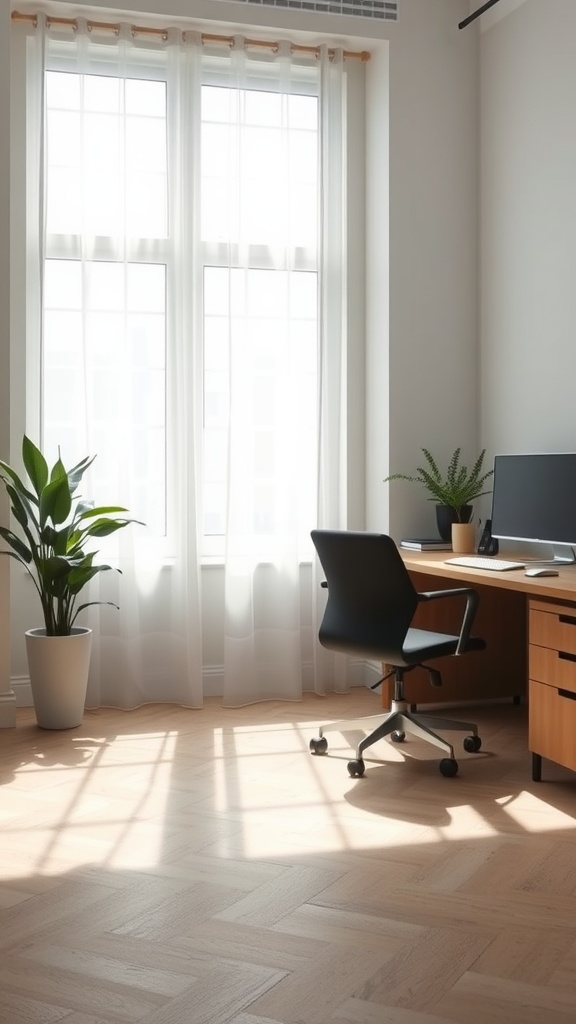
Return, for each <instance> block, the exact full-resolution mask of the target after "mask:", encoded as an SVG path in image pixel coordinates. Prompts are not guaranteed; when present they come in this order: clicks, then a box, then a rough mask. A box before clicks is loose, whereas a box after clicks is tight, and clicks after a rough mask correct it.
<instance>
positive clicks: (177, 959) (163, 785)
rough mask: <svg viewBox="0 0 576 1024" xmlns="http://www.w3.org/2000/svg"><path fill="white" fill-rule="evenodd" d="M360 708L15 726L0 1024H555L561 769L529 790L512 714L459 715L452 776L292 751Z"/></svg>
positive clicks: (573, 911)
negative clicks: (362, 770) (360, 770)
mask: <svg viewBox="0 0 576 1024" xmlns="http://www.w3.org/2000/svg"><path fill="white" fill-rule="evenodd" d="M377 710H378V708H377V707H375V704H374V697H373V696H372V695H371V694H369V693H368V692H367V691H364V690H361V691H360V692H359V693H355V694H352V695H350V696H345V697H338V698H336V697H330V698H324V699H323V698H317V697H307V698H306V699H305V700H304V701H303V702H302V703H301V704H280V703H268V704H262V705H257V706H253V707H249V708H243V709H241V710H239V711H231V710H223V709H222V708H221V707H220V706H219V704H218V702H216V701H212V702H209V703H208V705H207V707H206V708H205V709H204V710H203V711H187V710H183V709H175V708H172V707H165V706H157V705H155V706H150V707H145V708H143V709H141V710H139V711H135V712H128V713H123V712H117V711H110V710H102V711H98V712H94V713H87V714H86V717H85V721H84V724H83V725H82V726H81V728H79V729H76V730H72V731H69V732H62V733H52V732H45V731H42V730H39V729H38V728H37V727H36V725H35V724H34V716H33V712H32V711H30V710H28V709H25V710H21V711H20V712H19V715H18V725H17V728H16V729H15V730H5V731H3V732H2V733H1V734H0V772H1V777H0V781H1V788H0V814H1V823H2V857H1V873H2V885H1V888H0V908H1V909H0V921H1V928H0V1021H1V1022H2V1024H55V1022H60V1021H62V1022H65V1024H127V1022H128V1024H132V1022H133V1024H329V1022H330V1024H445V1022H454V1021H456V1022H458V1024H488V1022H491V1024H512V1022H514V1024H520V1022H522V1024H552V1022H554V1024H573V1022H574V1020H575V1019H576V833H575V828H574V825H575V815H576V775H572V773H570V772H568V771H566V770H564V769H562V768H560V767H558V766H555V765H551V764H549V763H547V762H545V765H544V781H543V782H542V783H541V784H535V783H532V782H531V779H530V758H529V754H528V752H527V744H526V711H525V708H522V707H517V706H513V705H512V704H501V705H491V706H486V705H482V706H479V707H474V708H470V707H466V708H465V709H459V711H460V713H461V716H462V717H463V718H467V719H470V718H472V719H475V720H476V721H478V722H479V724H480V726H481V734H482V736H483V741H484V742H483V749H482V751H481V752H480V753H478V754H473V755H468V754H464V753H462V754H461V755H459V762H460V775H459V777H458V778H456V779H445V778H442V777H441V775H440V774H439V772H438V770H437V762H438V759H439V756H441V755H439V753H438V751H436V750H435V749H434V748H432V747H429V746H428V745H426V744H424V743H421V742H420V741H418V740H409V741H408V742H407V743H406V744H405V745H404V746H402V747H399V746H394V745H392V744H390V743H388V742H386V741H383V742H382V743H381V744H380V745H379V746H378V747H375V748H372V749H371V750H370V751H368V752H367V753H368V754H369V755H370V757H369V759H368V758H367V770H366V775H365V776H364V778H362V779H351V778H349V777H348V773H347V770H346V762H347V761H348V759H349V757H350V756H351V751H350V744H351V743H352V744H354V743H355V742H356V741H357V739H358V734H357V733H354V734H352V733H351V732H348V733H347V734H346V735H341V734H340V733H337V732H336V733H330V734H329V741H330V752H329V755H328V756H326V757H312V756H311V755H310V754H309V752H308V742H309V739H310V738H311V737H312V736H314V735H315V734H316V729H315V727H316V725H317V724H318V723H320V722H328V721H329V720H331V719H338V718H347V717H350V718H352V717H356V716H358V715H359V714H373V713H375V712H376V711H377ZM452 713H453V714H454V717H458V713H459V712H458V710H456V711H453V712H452ZM454 739H455V742H456V737H454ZM459 742H460V741H459V739H458V744H459ZM379 755H380V756H382V757H383V758H386V760H385V761H381V762H377V761H376V760H375V758H376V757H377V756H379Z"/></svg>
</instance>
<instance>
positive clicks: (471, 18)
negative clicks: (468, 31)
mask: <svg viewBox="0 0 576 1024" xmlns="http://www.w3.org/2000/svg"><path fill="white" fill-rule="evenodd" d="M497 3H498V0H487V3H485V4H484V5H483V6H482V7H479V8H478V10H477V11H474V14H470V15H469V16H468V17H467V18H464V21H461V22H460V24H459V25H458V28H466V26H467V25H469V24H470V23H471V22H472V21H476V18H479V17H480V15H481V14H484V11H489V10H490V8H491V7H494V4H497Z"/></svg>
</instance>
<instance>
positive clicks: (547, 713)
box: [383, 550, 576, 781]
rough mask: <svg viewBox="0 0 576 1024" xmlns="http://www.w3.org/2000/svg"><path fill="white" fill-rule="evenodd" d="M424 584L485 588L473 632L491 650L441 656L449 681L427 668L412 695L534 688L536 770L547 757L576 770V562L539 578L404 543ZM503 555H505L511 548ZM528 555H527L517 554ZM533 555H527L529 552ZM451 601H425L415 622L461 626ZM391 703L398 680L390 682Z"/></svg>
mask: <svg viewBox="0 0 576 1024" xmlns="http://www.w3.org/2000/svg"><path fill="white" fill-rule="evenodd" d="M401 554H402V557H403V559H404V562H405V564H406V566H407V567H408V569H409V571H410V576H411V578H412V580H413V582H414V585H415V587H416V589H417V590H420V591H422V590H443V589H447V588H448V587H454V586H458V585H461V586H467V585H472V586H474V587H475V589H477V590H478V593H479V595H480V607H479V610H478V614H477V616H476V620H475V624H474V629H473V632H474V633H476V634H477V635H478V636H482V637H483V638H484V639H485V641H486V650H485V651H478V652H474V653H471V654H467V655H466V657H465V658H463V659H462V661H461V660H460V659H456V658H443V659H439V661H438V667H439V669H440V671H441V673H442V682H443V685H442V687H441V688H439V689H434V690H432V689H431V688H430V683H429V680H428V674H427V673H426V672H425V671H424V670H422V669H416V670H415V671H414V673H413V674H411V675H410V685H409V691H408V692H409V700H411V701H413V703H415V704H418V703H432V702H434V703H436V702H440V701H443V700H445V701H449V700H455V699H456V700H478V699H479V698H481V699H483V698H486V699H489V698H491V699H494V698H497V697H511V698H514V699H518V698H520V697H522V696H523V695H524V694H526V693H528V721H529V748H530V750H531V751H532V775H533V778H534V780H535V781H539V779H540V778H541V771H542V757H547V758H549V759H550V760H552V761H556V762H557V763H559V764H563V765H565V766H566V767H567V768H571V769H573V770H576V565H567V566H561V567H559V568H558V572H559V574H558V576H544V577H540V578H539V579H538V578H535V577H529V576H525V575H524V569H514V570H510V571H507V572H495V571H494V570H489V569H465V568H462V567H460V566H456V565H447V564H446V562H445V559H446V558H449V557H450V554H449V553H448V552H444V551H442V552H438V551H435V552H414V551H405V550H402V551H401ZM499 557H501V558H506V554H505V553H504V554H500V555H499ZM509 557H510V558H511V559H514V560H522V556H518V555H517V554H515V555H510V556H509ZM533 557H534V556H533V555H531V556H526V560H527V561H529V560H530V558H533ZM450 604H452V602H443V601H439V602H435V603H431V604H430V605H422V606H420V608H419V609H418V611H417V615H416V618H415V620H414V622H415V625H418V626H420V627H421V628H423V629H438V630H441V631H443V630H445V631H449V632H455V631H456V630H457V623H458V621H459V620H458V611H459V609H456V608H448V607H447V606H448V605H450ZM383 691H384V692H383V702H384V704H385V705H386V706H389V704H390V699H391V696H392V688H391V684H389V685H386V686H385V687H383Z"/></svg>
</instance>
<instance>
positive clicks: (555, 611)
mask: <svg viewBox="0 0 576 1024" xmlns="http://www.w3.org/2000/svg"><path fill="white" fill-rule="evenodd" d="M549 608H550V610H549V611H548V610H546V611H543V610H542V604H541V603H540V606H539V607H538V608H535V607H534V606H533V603H532V602H531V604H530V622H529V636H530V643H531V644H538V646H539V647H550V648H551V649H552V650H554V651H564V652H565V653H567V654H575V655H576V608H574V607H570V605H552V604H551V605H550V606H549Z"/></svg>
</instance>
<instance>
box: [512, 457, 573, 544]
mask: <svg viewBox="0 0 576 1024" xmlns="http://www.w3.org/2000/svg"><path fill="white" fill-rule="evenodd" d="M492 484H493V490H492V536H493V537H497V538H498V539H499V540H514V541H521V542H523V543H525V544H551V545H552V548H553V551H552V558H551V559H549V560H548V559H542V561H551V562H562V563H566V562H574V561H576V556H575V553H574V548H575V547H576V452H554V453H546V454H539V455H537V454H527V455H496V456H495V458H494V476H493V480H492Z"/></svg>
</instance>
